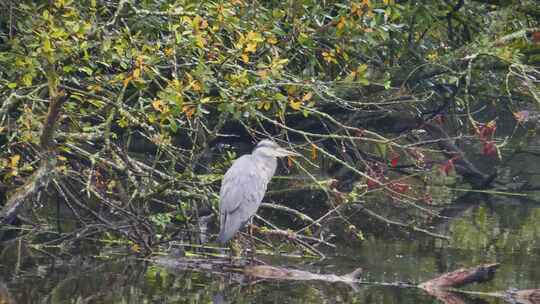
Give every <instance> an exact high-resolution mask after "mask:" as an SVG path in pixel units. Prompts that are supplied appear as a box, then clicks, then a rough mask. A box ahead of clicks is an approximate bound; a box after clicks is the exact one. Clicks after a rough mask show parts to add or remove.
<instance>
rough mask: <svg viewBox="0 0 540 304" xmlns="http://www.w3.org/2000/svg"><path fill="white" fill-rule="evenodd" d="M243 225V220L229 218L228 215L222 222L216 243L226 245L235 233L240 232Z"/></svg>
mask: <svg viewBox="0 0 540 304" xmlns="http://www.w3.org/2000/svg"><path fill="white" fill-rule="evenodd" d="M245 223H246V221H245V220H242V219H240V218H237V217H234V216H231V215H230V214H229V215H227V216H226V217H225V219H224V221H223V222H222V226H221V229H220V230H219V236H218V238H217V241H218V242H219V243H221V244H225V243H227V242H228V241H229V240H230V239H232V238H233V237H234V235H235V233H236V232H237V231H238V230H240V228H242V226H244V224H245Z"/></svg>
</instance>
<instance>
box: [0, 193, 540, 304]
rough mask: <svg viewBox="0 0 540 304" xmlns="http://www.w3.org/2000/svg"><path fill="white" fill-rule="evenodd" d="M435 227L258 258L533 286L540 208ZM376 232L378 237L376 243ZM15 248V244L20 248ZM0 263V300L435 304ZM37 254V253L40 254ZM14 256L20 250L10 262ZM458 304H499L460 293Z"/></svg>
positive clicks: (316, 288)
mask: <svg viewBox="0 0 540 304" xmlns="http://www.w3.org/2000/svg"><path fill="white" fill-rule="evenodd" d="M452 215H453V216H454V218H453V219H451V220H449V221H444V222H442V223H440V224H439V225H438V229H439V232H442V233H447V234H448V235H452V237H453V239H452V241H450V242H444V241H440V240H434V239H432V238H429V237H421V236H410V237H403V238H396V237H385V236H384V235H387V234H386V233H382V232H381V233H380V234H379V233H377V232H376V231H375V232H373V233H366V239H365V240H364V241H363V242H347V243H346V244H343V243H341V244H338V248H337V249H335V250H332V251H328V254H329V257H328V258H327V259H325V260H323V261H318V260H306V259H295V258H282V257H264V256H261V257H260V259H263V260H266V261H267V262H268V263H271V264H272V265H274V266H284V267H292V268H295V269H301V270H306V271H311V272H314V273H334V274H345V273H349V272H351V271H352V270H354V269H355V268H358V267H362V268H363V269H364V273H363V275H362V279H363V280H364V281H366V282H397V281H400V282H410V283H420V282H423V281H425V280H428V279H430V278H433V277H434V276H437V274H440V273H444V272H448V271H452V270H455V269H457V268H460V267H467V266H474V265H478V264H481V263H490V262H498V263H501V266H500V268H499V269H498V271H497V272H496V275H495V278H494V279H493V280H492V281H490V282H487V283H482V284H475V285H471V286H467V287H466V289H468V290H474V291H485V292H488V291H489V292H492V291H505V290H508V289H509V288H517V289H529V288H540V267H539V266H538V265H539V262H540V206H539V205H537V204H535V203H528V202H526V201H523V200H517V199H515V198H503V197H499V198H493V197H491V198H489V199H487V198H484V200H483V201H482V200H476V201H464V202H461V203H460V204H459V205H457V206H456V207H455V210H454V212H453V214H452ZM381 235H382V236H381ZM19 245H21V246H19ZM12 247H13V248H11V249H5V248H4V249H3V251H2V255H1V258H2V260H1V263H0V303H440V302H439V301H438V300H436V299H434V298H432V297H430V296H429V295H427V294H426V293H425V292H423V291H421V290H419V289H416V288H399V287H389V286H380V285H377V284H361V285H358V286H349V285H347V284H345V283H326V282H319V281H307V282H298V281H294V282H290V281H270V280H259V281H249V280H248V279H247V278H244V277H242V276H240V275H237V274H235V275H232V274H225V275H224V274H219V273H209V272H199V271H182V270H178V269H171V268H167V267H163V266H158V265H156V264H152V263H146V262H142V261H136V260H135V259H134V258H133V257H121V258H118V259H113V260H111V259H100V258H97V257H85V258H81V257H79V256H77V257H74V258H72V259H61V260H60V259H55V258H54V257H46V256H45V257H44V255H43V254H40V252H39V250H36V249H25V250H22V249H21V250H20V251H18V250H17V249H20V248H24V246H23V244H12ZM38 249H39V248H38ZM17 252H22V253H21V255H18V253H17ZM461 300H462V301H463V302H464V303H504V301H503V300H500V299H496V298H490V297H486V296H467V297H463V298H462V299H461Z"/></svg>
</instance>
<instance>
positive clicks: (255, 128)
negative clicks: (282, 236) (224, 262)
mask: <svg viewBox="0 0 540 304" xmlns="http://www.w3.org/2000/svg"><path fill="white" fill-rule="evenodd" d="M507 2H508V1H442V0H441V1H392V0H384V1H370V0H363V1H310V0H304V1H242V0H234V1H173V0H170V1H167V0H147V1H126V0H120V1H100V0H89V1H70V0H55V1H17V2H15V1H3V2H2V3H0V43H1V44H0V99H1V100H2V106H1V108H0V143H1V145H2V150H1V151H0V170H1V171H0V178H1V180H0V183H1V189H0V190H1V191H2V201H3V205H4V209H3V210H2V214H0V215H2V217H3V218H4V221H5V222H10V223H13V220H14V216H15V217H18V220H17V221H16V222H15V223H13V225H12V227H11V228H15V229H19V228H20V227H26V228H24V229H21V230H20V231H21V232H20V233H21V236H25V237H28V238H33V237H39V238H36V239H41V240H43V239H45V240H47V242H48V244H51V243H52V244H56V243H58V244H59V243H61V242H65V241H69V240H73V239H75V238H83V237H89V236H93V235H96V234H97V235H99V237H100V239H101V240H109V241H117V240H122V241H124V240H127V241H129V242H130V244H132V245H133V246H132V248H133V250H136V251H138V250H145V252H148V251H151V250H155V249H156V246H157V245H159V244H164V243H166V242H167V241H170V240H175V239H181V240H186V239H189V240H191V241H193V237H194V236H198V235H199V233H198V231H199V230H200V229H201V227H203V228H205V227H206V223H207V222H208V219H207V218H208V217H209V215H211V214H215V209H216V207H217V202H218V196H217V193H218V189H219V180H220V176H221V175H222V174H223V172H224V171H225V170H226V169H227V168H228V166H229V165H230V162H231V161H232V159H234V158H235V157H236V155H235V152H239V150H235V147H236V146H237V144H238V143H240V142H243V143H250V142H253V141H256V140H259V139H262V138H265V137H272V138H275V139H276V140H279V141H280V143H281V144H282V145H291V146H290V147H291V148H292V149H295V150H296V151H298V152H300V153H303V155H304V156H305V157H303V158H302V159H289V160H288V161H287V166H285V167H287V169H288V170H291V171H292V172H293V174H294V176H295V177H294V178H292V179H291V181H290V182H289V181H284V183H288V184H287V185H288V187H289V188H293V189H297V191H298V192H301V191H306V189H307V191H309V193H317V195H318V196H317V199H318V200H319V201H321V202H323V203H322V204H320V205H318V206H317V207H313V208H312V207H309V208H307V207H301V206H300V207H299V205H300V204H299V203H296V204H287V206H289V207H283V206H279V205H274V204H269V205H267V207H268V208H271V209H273V210H274V212H275V213H276V214H280V215H282V214H283V213H286V214H290V215H291V216H293V217H297V218H298V219H299V221H300V222H301V223H300V224H299V223H298V221H295V224H294V225H293V226H294V227H295V229H296V230H295V231H294V232H295V233H293V231H289V232H288V234H289V240H290V241H291V242H293V243H297V244H300V245H302V246H303V248H306V250H308V251H312V252H313V251H315V250H316V249H315V248H314V247H312V246H311V245H310V244H313V242H317V240H318V241H320V242H324V236H325V235H326V234H329V233H328V232H329V230H332V229H340V230H343V231H345V232H346V233H347V234H350V235H353V236H354V237H357V238H362V233H361V230H360V229H359V228H357V227H356V225H357V222H358V218H366V217H371V218H373V219H376V220H378V221H380V222H383V223H386V224H393V225H397V226H403V227H404V228H403V229H409V230H413V231H418V232H424V233H429V234H432V233H431V232H430V231H428V230H426V229H422V228H420V226H421V225H422V224H423V223H425V222H427V221H430V220H432V219H434V218H437V208H436V206H437V205H441V204H443V203H447V202H448V201H449V198H448V197H446V198H445V196H444V195H441V191H439V190H438V189H440V188H437V187H436V185H440V184H445V183H446V184H448V183H455V182H456V181H455V179H456V178H457V179H459V180H463V181H464V182H467V183H468V184H470V185H471V186H472V187H475V188H479V187H486V186H489V185H490V184H492V181H493V179H494V177H495V175H496V173H497V172H496V171H495V167H494V166H493V164H494V163H495V162H497V161H499V160H501V159H503V158H504V155H505V151H509V150H511V149H514V146H512V148H510V145H509V144H510V143H511V142H512V141H513V140H514V139H515V140H514V141H516V142H519V141H520V140H522V138H523V137H519V136H518V135H519V134H525V135H526V132H524V130H526V129H527V128H529V129H530V130H532V131H534V130H535V127H534V126H533V125H530V124H528V121H533V122H534V121H535V119H536V117H535V115H534V112H535V111H536V109H537V107H538V103H539V102H540V90H539V84H538V81H539V80H538V79H540V73H539V71H538V65H539V64H540V29H539V28H538V23H539V20H538V19H539V18H538V17H539V16H540V11H539V10H538V8H537V6H536V5H535V1H532V0H531V1H521V2H520V3H519V4H515V3H513V2H508V3H507ZM505 118H507V119H506V120H504V119H505ZM500 120H503V121H506V123H507V124H512V127H511V128H510V129H513V130H514V131H513V132H510V133H508V134H501V133H504V132H501V131H500V129H499V130H497V123H498V122H499V121H500ZM55 126H56V128H55ZM503 136H504V137H503ZM465 152H466V153H465ZM475 156H482V157H480V158H479V157H475ZM477 158H479V159H480V161H479V162H478V163H477V161H476V159H477ZM473 159H474V161H473ZM39 168H44V169H43V170H41V171H40V170H39ZM38 173H39V174H38ZM325 176H330V178H327V177H325ZM281 185H282V186H284V184H281ZM30 188H31V189H30ZM275 188H279V187H275ZM28 189H30V190H28ZM25 191H26V192H25ZM276 192H277V193H280V192H279V191H275V192H274V194H275V193H276ZM282 194H283V193H282ZM21 197H22V200H21V199H17V198H21ZM271 197H272V198H277V196H275V195H274V196H271ZM280 197H288V198H291V197H294V196H286V195H285V196H282V195H280ZM296 197H297V198H298V195H297V196H296ZM30 198H31V199H30ZM14 205H17V212H16V214H15V215H13V214H12V213H8V211H9V210H8V209H9V208H8V207H10V208H11V207H13V206H14ZM19 205H24V206H20V207H19ZM370 206H371V207H370ZM373 207H376V208H373ZM376 209H377V212H374V210H376ZM8 215H9V216H8ZM336 216H337V217H338V218H339V222H340V223H341V224H343V223H344V225H340V226H333V225H330V222H332V221H333V219H335V218H336ZM311 218H314V219H311ZM6 219H9V221H7V220H6ZM209 219H210V221H211V222H213V221H214V220H213V219H211V217H210V218H209ZM415 223H416V224H415ZM267 226H268V225H267ZM280 227H281V228H282V229H284V228H287V225H281V226H280ZM289 227H290V226H289ZM336 227H340V228H336ZM261 232H266V233H267V234H271V233H272V232H274V233H276V234H279V232H283V231H281V230H279V229H277V228H276V227H275V226H268V229H266V230H262V231H261ZM330 232H331V233H332V232H333V233H335V232H336V231H330ZM331 233H330V234H331ZM435 236H437V235H435ZM438 237H442V236H438Z"/></svg>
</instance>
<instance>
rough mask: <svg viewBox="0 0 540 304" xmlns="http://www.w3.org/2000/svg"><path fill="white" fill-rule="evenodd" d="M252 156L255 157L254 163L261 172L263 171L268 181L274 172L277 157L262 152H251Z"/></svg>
mask: <svg viewBox="0 0 540 304" xmlns="http://www.w3.org/2000/svg"><path fill="white" fill-rule="evenodd" d="M252 156H253V157H254V158H255V160H256V161H255V164H256V166H257V168H258V170H259V171H261V173H264V176H266V177H267V178H268V181H270V179H271V178H272V176H273V175H274V173H275V172H276V167H277V158H276V157H275V156H268V155H264V154H262V153H253V154H252Z"/></svg>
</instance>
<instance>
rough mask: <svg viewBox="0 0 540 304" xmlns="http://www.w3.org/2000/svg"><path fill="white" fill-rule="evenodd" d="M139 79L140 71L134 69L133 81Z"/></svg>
mask: <svg viewBox="0 0 540 304" xmlns="http://www.w3.org/2000/svg"><path fill="white" fill-rule="evenodd" d="M139 77H141V69H139V68H136V69H135V70H133V79H135V80H137V79H139Z"/></svg>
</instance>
